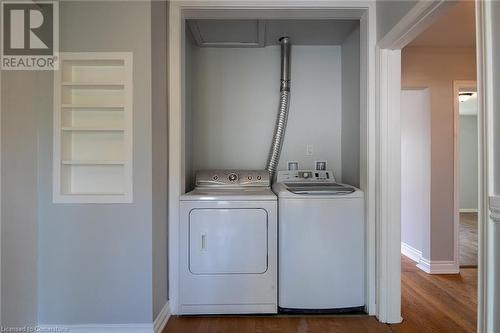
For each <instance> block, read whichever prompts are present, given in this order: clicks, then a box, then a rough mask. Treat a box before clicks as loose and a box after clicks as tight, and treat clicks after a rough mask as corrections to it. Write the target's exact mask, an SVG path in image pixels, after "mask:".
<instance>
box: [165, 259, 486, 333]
mask: <svg viewBox="0 0 500 333" xmlns="http://www.w3.org/2000/svg"><path fill="white" fill-rule="evenodd" d="M401 260H402V261H401V264H402V267H401V268H402V272H401V278H402V285H401V287H402V302H401V305H402V315H403V318H404V321H403V323H401V324H396V325H385V324H381V323H379V322H378V321H377V320H376V319H375V318H374V317H369V316H346V315H342V316H281V315H278V316H221V317H215V316H209V317H179V316H173V317H171V318H170V320H169V322H168V324H167V327H166V328H165V330H164V332H163V333H285V332H286V333H306V332H307V333H337V332H338V333H350V332H353V333H364V332H366V333H379V332H380V333H391V332H394V333H427V332H428V333H448V332H449V333H462V332H475V331H476V307H477V296H476V295H477V268H464V269H461V270H460V271H461V272H460V275H429V274H426V273H425V272H423V271H421V270H420V269H418V268H417V267H415V262H413V261H411V260H410V259H408V258H406V257H402V259H401Z"/></svg>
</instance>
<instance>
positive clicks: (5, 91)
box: [1, 71, 50, 326]
mask: <svg viewBox="0 0 500 333" xmlns="http://www.w3.org/2000/svg"><path fill="white" fill-rule="evenodd" d="M39 76H40V75H39V73H37V72H22V71H21V72H16V71H3V72H2V83H1V86H2V91H1V94H2V96H1V103H2V104H1V110H2V128H1V131H2V137H1V143H2V147H1V152H2V159H1V160H2V168H1V169H2V174H1V177H2V189H1V190H2V196H1V198H2V203H1V204H2V216H1V218H2V231H1V237H2V239H1V246H2V248H1V254H2V258H1V262H2V270H1V274H2V276H1V283H2V284H1V297H2V299H1V304H2V308H1V310H2V313H1V318H2V323H1V324H2V326H24V325H30V324H31V325H33V324H35V323H36V322H37V276H38V273H37V229H38V227H37V110H38V108H39V107H40V106H41V105H39V102H42V103H43V104H44V105H45V106H46V105H47V102H46V101H45V102H44V99H43V98H46V96H43V95H41V94H40V91H39V89H38V85H39V83H40V80H39ZM48 100H49V101H50V98H49V99H48ZM42 106H43V105H42Z"/></svg>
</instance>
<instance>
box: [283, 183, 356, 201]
mask: <svg viewBox="0 0 500 333" xmlns="http://www.w3.org/2000/svg"><path fill="white" fill-rule="evenodd" d="M273 191H274V192H275V193H276V194H277V195H278V197H280V198H293V199H341V198H342V199H349V198H363V197H364V193H363V191H361V190H360V189H358V188H356V187H354V186H350V185H346V184H338V183H331V184H329V185H327V184H318V183H313V184H311V183H291V184H290V183H276V184H274V185H273Z"/></svg>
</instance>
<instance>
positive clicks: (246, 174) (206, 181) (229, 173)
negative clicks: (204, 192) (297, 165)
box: [195, 170, 271, 188]
mask: <svg viewBox="0 0 500 333" xmlns="http://www.w3.org/2000/svg"><path fill="white" fill-rule="evenodd" d="M195 185H196V187H227V188H240V187H242V188H244V187H269V186H271V179H270V177H269V172H267V171H266V170H202V171H198V172H197V173H196V183H195Z"/></svg>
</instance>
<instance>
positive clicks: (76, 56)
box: [53, 52, 133, 203]
mask: <svg viewBox="0 0 500 333" xmlns="http://www.w3.org/2000/svg"><path fill="white" fill-rule="evenodd" d="M132 89H133V87H132V54H131V53H122V52H120V53H118V52H112V53H61V66H60V69H59V70H58V71H56V73H55V76H54V161H53V163H54V165H53V190H54V193H53V199H54V202H56V203H126V202H132V183H133V181H132V174H133V173H132V128H133V126H132V119H133V117H132V94H133V90H132Z"/></svg>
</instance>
